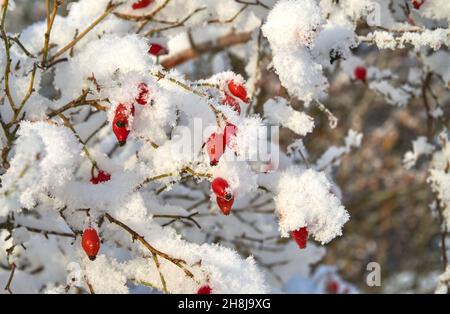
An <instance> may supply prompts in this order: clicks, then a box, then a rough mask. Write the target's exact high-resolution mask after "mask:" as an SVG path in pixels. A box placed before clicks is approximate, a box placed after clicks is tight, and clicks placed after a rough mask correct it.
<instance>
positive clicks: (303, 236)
mask: <svg viewBox="0 0 450 314" xmlns="http://www.w3.org/2000/svg"><path fill="white" fill-rule="evenodd" d="M291 237H292V239H293V240H294V241H295V242H296V243H297V245H298V247H299V248H300V249H304V248H306V244H307V243H308V228H307V227H302V228H299V229H297V230H295V231H292V232H291Z"/></svg>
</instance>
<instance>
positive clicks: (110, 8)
mask: <svg viewBox="0 0 450 314" xmlns="http://www.w3.org/2000/svg"><path fill="white" fill-rule="evenodd" d="M120 5H122V3H116V4H112V3H111V2H110V3H109V4H108V6H107V7H106V10H105V12H104V13H103V14H102V15H100V16H99V17H98V18H96V19H95V20H94V21H93V22H92V23H91V24H90V25H89V26H88V27H87V28H86V29H85V30H83V31H82V32H81V33H80V34H79V35H78V36H76V37H75V38H74V39H73V40H72V41H70V42H69V43H68V44H66V45H65V46H64V47H62V48H61V49H59V50H58V51H57V52H56V53H55V54H54V55H53V57H52V58H51V59H50V62H51V61H53V60H55V59H56V58H58V57H59V56H61V55H62V54H64V53H65V52H66V51H68V50H70V49H71V48H72V47H73V46H75V45H76V44H77V43H78V42H79V41H80V40H81V39H82V38H83V37H84V36H86V35H87V34H88V33H89V32H90V31H91V30H92V29H93V28H94V27H95V26H97V25H98V24H99V23H100V22H101V21H103V20H104V19H105V18H106V17H107V16H108V15H109V14H110V13H111V12H112V11H114V10H115V9H116V8H117V7H118V6H120Z"/></svg>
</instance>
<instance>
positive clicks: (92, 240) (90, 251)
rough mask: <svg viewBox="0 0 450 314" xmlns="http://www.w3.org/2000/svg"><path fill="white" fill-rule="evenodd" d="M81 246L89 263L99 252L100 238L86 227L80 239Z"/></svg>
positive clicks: (93, 230)
mask: <svg viewBox="0 0 450 314" xmlns="http://www.w3.org/2000/svg"><path fill="white" fill-rule="evenodd" d="M81 246H82V247H83V250H84V251H85V252H86V255H87V256H88V257H89V259H90V260H91V261H93V260H95V258H96V257H97V253H98V251H99V250H100V238H99V237H98V234H97V231H96V230H95V229H94V228H91V227H88V228H86V229H85V230H84V232H83V236H82V237H81Z"/></svg>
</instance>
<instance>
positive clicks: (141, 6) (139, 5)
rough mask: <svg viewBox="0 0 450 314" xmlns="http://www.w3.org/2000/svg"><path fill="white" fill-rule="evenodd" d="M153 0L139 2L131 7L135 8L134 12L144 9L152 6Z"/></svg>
mask: <svg viewBox="0 0 450 314" xmlns="http://www.w3.org/2000/svg"><path fill="white" fill-rule="evenodd" d="M152 2H153V0H138V1H136V2H134V3H133V4H132V5H131V7H132V8H133V10H139V9H144V8H146V7H148V6H149V5H150V4H152Z"/></svg>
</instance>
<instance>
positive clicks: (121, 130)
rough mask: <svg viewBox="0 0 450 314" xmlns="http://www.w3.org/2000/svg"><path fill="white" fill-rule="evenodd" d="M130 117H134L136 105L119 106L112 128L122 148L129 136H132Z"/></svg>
mask: <svg viewBox="0 0 450 314" xmlns="http://www.w3.org/2000/svg"><path fill="white" fill-rule="evenodd" d="M130 115H132V116H134V105H131V106H127V105H124V104H119V105H118V106H117V108H116V112H115V114H114V119H113V124H112V128H113V132H114V134H115V135H116V138H117V141H118V142H119V145H120V146H123V145H125V144H126V142H127V138H128V134H130V130H129V129H128V119H129V117H130Z"/></svg>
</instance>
